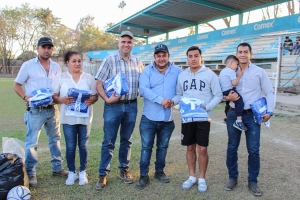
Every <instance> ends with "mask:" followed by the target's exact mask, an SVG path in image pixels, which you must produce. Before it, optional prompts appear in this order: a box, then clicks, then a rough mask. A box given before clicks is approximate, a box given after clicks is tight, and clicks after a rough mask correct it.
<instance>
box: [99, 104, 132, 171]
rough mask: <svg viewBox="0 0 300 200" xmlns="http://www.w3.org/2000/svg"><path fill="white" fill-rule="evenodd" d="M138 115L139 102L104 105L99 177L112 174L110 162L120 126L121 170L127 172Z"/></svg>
mask: <svg viewBox="0 0 300 200" xmlns="http://www.w3.org/2000/svg"><path fill="white" fill-rule="evenodd" d="M136 115H137V102H134V103H129V104H119V103H115V104H107V103H105V104H104V111H103V118H104V126H103V131H104V136H103V142H102V148H101V155H100V165H99V170H98V171H99V175H101V176H103V175H107V174H109V173H110V162H111V159H112V156H113V153H114V149H115V142H116V139H117V134H118V129H119V126H120V148H119V169H120V171H124V170H127V169H128V168H129V167H128V164H129V161H130V157H131V134H132V132H133V129H134V126H135V121H136Z"/></svg>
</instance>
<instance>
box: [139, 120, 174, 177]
mask: <svg viewBox="0 0 300 200" xmlns="http://www.w3.org/2000/svg"><path fill="white" fill-rule="evenodd" d="M174 128H175V125H174V122H173V121H171V122H164V121H152V120H149V119H148V118H147V117H145V116H144V115H143V116H142V118H141V122H140V134H141V140H142V150H141V158H140V175H141V176H147V175H148V172H149V165H150V159H151V154H152V148H153V144H154V139H155V136H156V161H155V171H156V172H163V171H164V167H165V165H166V156H167V149H168V146H169V141H170V138H171V135H172V132H173V130H174Z"/></svg>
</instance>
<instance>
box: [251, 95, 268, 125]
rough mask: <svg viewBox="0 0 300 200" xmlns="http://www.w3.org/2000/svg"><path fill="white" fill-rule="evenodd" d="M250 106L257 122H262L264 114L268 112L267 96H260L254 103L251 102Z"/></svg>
mask: <svg viewBox="0 0 300 200" xmlns="http://www.w3.org/2000/svg"><path fill="white" fill-rule="evenodd" d="M250 108H251V110H252V112H253V115H254V119H255V120H256V122H257V123H259V124H260V123H261V122H262V120H263V118H262V117H261V116H263V115H264V114H266V113H267V100H266V98H265V97H262V98H259V99H257V100H256V101H254V102H253V103H251V104H250Z"/></svg>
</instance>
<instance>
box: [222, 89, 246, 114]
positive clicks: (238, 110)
mask: <svg viewBox="0 0 300 200" xmlns="http://www.w3.org/2000/svg"><path fill="white" fill-rule="evenodd" d="M230 91H234V92H235V93H237V94H238V95H239V97H240V98H239V99H238V100H237V101H234V105H235V108H234V111H235V114H236V116H237V117H240V116H242V114H243V110H244V101H243V98H242V96H241V95H240V94H239V93H238V92H237V91H236V89H235V87H233V88H232V89H230V90H226V91H224V92H223V95H225V96H228V94H229V92H230ZM226 105H227V103H226ZM228 105H229V103H228ZM227 109H228V110H229V107H227ZM228 110H227V111H228ZM225 113H227V112H226V107H225Z"/></svg>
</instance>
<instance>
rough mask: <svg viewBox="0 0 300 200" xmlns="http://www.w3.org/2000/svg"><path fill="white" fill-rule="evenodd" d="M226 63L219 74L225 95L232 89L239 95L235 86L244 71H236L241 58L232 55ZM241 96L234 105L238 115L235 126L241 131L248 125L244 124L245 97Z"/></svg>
mask: <svg viewBox="0 0 300 200" xmlns="http://www.w3.org/2000/svg"><path fill="white" fill-rule="evenodd" d="M225 64H226V67H225V68H224V69H223V70H222V71H221V73H220V75H219V80H220V85H221V89H222V92H223V95H224V96H227V95H228V94H229V92H230V91H234V92H236V93H237V94H238V95H239V93H238V92H237V91H236V89H235V86H236V85H237V84H238V82H239V80H240V78H241V77H242V75H243V74H242V72H239V73H238V74H236V71H237V69H238V64H239V60H238V59H237V57H235V56H234V55H230V56H228V57H227V58H226V59H225ZM239 97H240V98H239V99H238V100H237V101H235V102H234V105H235V108H234V111H235V114H236V116H237V120H236V121H235V123H234V124H233V126H234V127H235V128H237V129H239V130H241V131H246V130H247V127H246V126H245V125H244V123H243V121H242V114H243V110H244V101H243V98H242V97H241V95H239ZM226 106H227V105H226ZM227 107H228V106H227ZM228 108H229V107H228ZM229 109H230V108H229ZM227 111H228V110H227ZM225 112H226V108H225ZM226 113H227V112H226ZM226 115H227V114H226Z"/></svg>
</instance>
